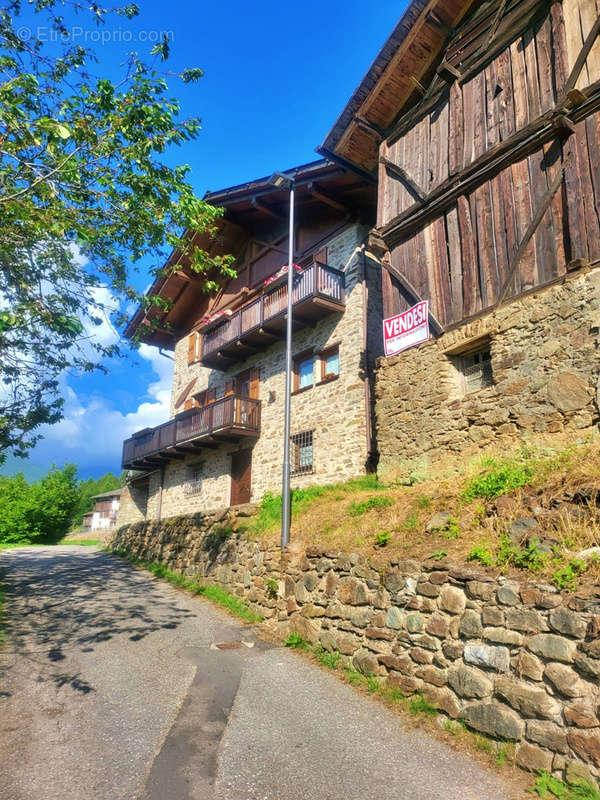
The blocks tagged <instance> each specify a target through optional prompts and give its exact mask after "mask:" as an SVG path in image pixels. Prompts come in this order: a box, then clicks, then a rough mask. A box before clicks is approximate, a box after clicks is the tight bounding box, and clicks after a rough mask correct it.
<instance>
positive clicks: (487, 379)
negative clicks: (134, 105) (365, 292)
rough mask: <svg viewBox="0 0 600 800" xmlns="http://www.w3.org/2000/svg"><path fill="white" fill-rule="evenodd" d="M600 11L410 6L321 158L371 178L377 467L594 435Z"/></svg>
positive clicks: (501, 4) (496, 2)
mask: <svg viewBox="0 0 600 800" xmlns="http://www.w3.org/2000/svg"><path fill="white" fill-rule="evenodd" d="M599 30H600V21H599V20H598V8H597V5H596V4H595V3H593V2H592V3H588V2H585V3H582V2H578V0H564V2H562V3H561V2H552V0H550V2H547V1H546V0H544V1H543V2H542V1H541V0H509V1H508V2H505V1H504V0H489V2H483V3H481V2H468V1H467V0H445V1H444V2H441V0H439V1H437V2H435V1H434V2H429V3H425V2H424V1H421V0H414V1H413V2H412V3H411V4H410V5H409V7H408V9H407V10H406V12H405V14H404V16H403V17H402V19H401V20H400V22H399V23H398V25H397V26H396V28H395V29H394V31H393V32H392V34H391V35H390V37H389V39H388V40H387V42H386V43H385V45H384V47H383V48H382V50H381V52H380V53H379V54H378V55H377V57H376V58H375V61H374V62H373V65H372V67H371V68H370V70H369V72H368V73H367V75H366V76H365V78H364V80H363V81H362V83H361V84H360V85H359V87H358V88H357V89H356V91H355V92H354V94H353V95H352V97H351V99H350V100H349V102H348V104H347V106H346V107H345V109H344V110H343V112H342V114H341V115H340V116H339V118H338V120H337V122H336V123H335V125H334V126H333V128H332V129H331V131H330V133H329V134H328V136H327V137H326V139H325V141H324V143H323V145H322V146H321V147H320V148H318V150H319V152H320V153H321V154H322V155H324V156H326V157H328V158H331V159H332V160H336V161H339V162H342V163H344V164H346V165H347V166H350V167H352V168H353V169H355V170H356V172H357V174H361V175H363V176H364V177H365V179H366V180H368V179H369V178H370V179H376V180H377V182H378V200H377V223H376V226H375V228H374V230H373V232H372V236H371V239H370V245H371V247H372V248H373V249H374V251H375V252H377V253H378V255H379V257H380V259H381V264H382V271H381V276H382V293H383V306H384V317H385V318H386V319H388V318H392V317H394V316H396V315H400V314H402V313H403V312H405V311H406V310H407V309H409V308H411V307H412V306H414V305H415V304H417V303H418V302H420V301H428V302H429V328H430V330H431V332H432V334H433V335H432V337H431V338H430V340H429V341H428V342H426V343H424V344H421V345H420V346H417V347H413V348H411V349H406V350H405V351H404V352H402V353H399V354H397V355H393V356H392V357H390V358H387V359H384V358H381V359H380V361H379V365H378V369H377V377H376V426H377V427H376V436H377V443H378V449H379V453H380V461H379V468H380V471H381V472H382V473H384V474H385V473H387V474H390V473H403V472H407V471H408V472H410V471H413V470H415V469H417V470H418V469H420V468H421V467H423V466H429V465H431V464H433V463H434V462H439V461H440V460H444V461H445V462H446V465H448V464H450V463H452V455H453V454H458V453H460V455H461V458H462V459H464V457H465V456H468V455H469V454H476V453H478V452H480V451H481V448H483V447H485V448H495V447H497V448H504V447H505V446H506V445H514V444H515V442H516V441H518V440H522V439H526V440H530V441H541V442H553V441H556V440H557V438H560V437H568V438H571V439H572V438H573V437H574V436H575V437H580V436H582V435H586V434H588V433H589V434H591V433H592V432H595V431H596V429H597V424H598V419H599V414H598V399H597V392H598V379H599V373H600V358H599V354H598V333H599V330H600V269H599V264H600V172H599V165H600V124H599V123H600V112H599V111H598V109H599V108H600V42H598V32H599Z"/></svg>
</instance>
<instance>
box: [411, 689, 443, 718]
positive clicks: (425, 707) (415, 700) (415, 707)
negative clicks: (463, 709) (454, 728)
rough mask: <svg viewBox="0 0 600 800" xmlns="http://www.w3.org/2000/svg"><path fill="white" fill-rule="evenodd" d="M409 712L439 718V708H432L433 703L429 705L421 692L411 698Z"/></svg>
mask: <svg viewBox="0 0 600 800" xmlns="http://www.w3.org/2000/svg"><path fill="white" fill-rule="evenodd" d="M408 710H409V711H410V713H411V714H426V715H427V716H428V717H433V716H437V714H439V711H438V710H437V708H435V706H432V705H431V703H428V702H427V700H425V698H424V697H423V695H422V694H421V693H420V692H417V694H415V695H413V696H412V697H411V698H410V703H409V705H408Z"/></svg>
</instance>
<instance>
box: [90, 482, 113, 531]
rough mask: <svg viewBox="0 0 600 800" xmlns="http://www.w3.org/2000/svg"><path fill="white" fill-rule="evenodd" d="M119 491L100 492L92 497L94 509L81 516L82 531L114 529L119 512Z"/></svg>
mask: <svg viewBox="0 0 600 800" xmlns="http://www.w3.org/2000/svg"><path fill="white" fill-rule="evenodd" d="M120 498H121V489H113V490H111V491H110V492H102V494H95V495H94V496H93V497H92V500H93V501H94V507H93V509H92V510H91V511H89V512H88V513H87V514H84V515H83V523H82V527H83V529H84V530H89V531H99V530H108V529H109V528H114V527H115V525H116V522H117V514H118V512H119V503H120Z"/></svg>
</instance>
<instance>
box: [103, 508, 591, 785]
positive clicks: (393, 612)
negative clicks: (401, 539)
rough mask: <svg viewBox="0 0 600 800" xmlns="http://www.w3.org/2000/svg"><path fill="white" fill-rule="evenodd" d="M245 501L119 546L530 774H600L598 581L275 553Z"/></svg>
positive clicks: (152, 528)
mask: <svg viewBox="0 0 600 800" xmlns="http://www.w3.org/2000/svg"><path fill="white" fill-rule="evenodd" d="M252 513H253V508H252V507H237V508H233V509H228V510H227V511H223V512H217V513H213V514H206V515H199V514H198V515H195V516H194V517H175V518H172V519H167V520H164V521H163V522H162V523H152V522H145V523H137V524H135V525H130V526H125V527H122V528H120V529H119V530H118V531H117V532H116V533H115V536H114V539H113V547H115V548H119V549H124V550H126V551H127V552H128V553H130V554H132V555H135V556H137V557H139V558H141V559H144V560H148V561H155V562H161V563H163V564H165V565H166V566H168V567H169V568H171V569H173V570H177V571H183V572H185V573H187V574H188V575H190V576H197V577H198V578H199V580H204V579H207V580H209V581H210V582H214V583H217V584H220V585H221V586H223V587H224V588H225V589H227V590H228V591H230V592H232V593H234V594H236V595H239V596H240V597H243V598H245V599H246V601H247V602H248V604H249V605H250V607H251V608H252V609H253V610H255V611H256V612H258V613H260V614H261V615H262V616H263V617H264V619H265V624H266V625H268V626H269V627H270V628H272V629H273V630H274V631H275V632H276V633H277V634H278V635H279V636H281V637H285V636H286V635H287V634H288V633H289V632H290V631H297V632H298V633H299V634H301V635H302V636H303V637H304V638H305V639H307V640H309V641H310V642H311V643H313V644H317V643H320V644H321V645H322V646H323V647H324V648H326V649H327V650H329V651H333V650H338V651H339V652H340V653H342V654H343V656H344V658H345V659H346V661H350V660H351V661H352V663H353V665H354V667H355V668H356V669H358V670H360V671H361V672H363V673H366V674H373V675H377V676H381V677H385V678H387V680H388V681H389V682H390V683H391V684H393V685H394V686H396V687H398V688H400V689H401V690H402V692H404V693H405V694H407V695H410V694H413V693H415V692H422V694H423V696H424V697H425V699H426V700H427V701H428V702H429V703H431V704H432V705H434V706H435V707H436V708H438V709H439V710H440V711H442V712H443V713H444V714H447V715H448V716H449V717H452V718H454V719H462V720H464V721H465V722H466V723H467V724H468V725H469V726H470V727H471V728H473V729H475V730H477V731H481V732H483V733H486V734H488V735H490V736H493V737H497V738H503V739H507V740H510V741H514V742H515V743H516V745H517V746H516V759H517V762H518V763H519V765H520V766H521V767H523V768H524V769H527V770H532V771H533V770H540V769H544V770H548V771H550V772H553V773H554V774H555V775H556V776H557V777H565V776H567V777H568V778H570V779H572V778H574V777H583V776H585V777H587V778H588V779H589V778H590V776H593V777H594V778H597V777H598V776H599V775H600V720H599V716H598V713H599V702H600V690H599V685H598V677H599V676H600V587H596V588H595V589H594V591H587V592H586V593H581V594H576V595H561V593H559V592H558V591H556V590H555V589H554V588H553V587H551V586H546V585H538V584H531V583H528V584H525V583H522V584H519V583H516V582H514V581H511V580H507V579H505V578H503V577H496V576H493V575H490V574H487V573H485V572H482V571H481V570H479V569H477V568H471V567H465V566H462V567H457V566H452V565H450V564H448V563H446V562H444V561H438V562H434V561H429V562H424V563H418V562H416V561H413V560H411V559H403V560H397V559H388V560H386V559H385V557H384V556H385V553H384V551H382V556H381V557H380V558H378V559H377V560H375V559H371V560H368V559H367V558H366V557H365V556H363V555H360V554H356V553H348V554H346V553H340V552H338V551H321V550H314V549H313V550H309V551H307V552H305V553H304V552H303V553H296V554H293V553H290V554H286V555H285V556H283V557H282V556H281V553H280V551H279V548H277V547H272V548H264V547H261V546H260V545H259V544H258V543H257V542H253V541H251V540H250V539H249V538H248V537H247V536H246V535H245V534H244V533H241V532H240V529H241V528H243V526H244V523H245V522H247V519H246V518H247V517H248V516H249V515H251V514H252Z"/></svg>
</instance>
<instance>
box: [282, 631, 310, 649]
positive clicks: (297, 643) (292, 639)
mask: <svg viewBox="0 0 600 800" xmlns="http://www.w3.org/2000/svg"><path fill="white" fill-rule="evenodd" d="M284 645H285V646H286V647H291V648H292V649H293V650H310V643H309V642H307V641H306V639H303V638H302V636H300V634H299V633H297V631H292V632H291V633H290V635H289V636H288V637H287V639H286V640H285V641H284Z"/></svg>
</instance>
